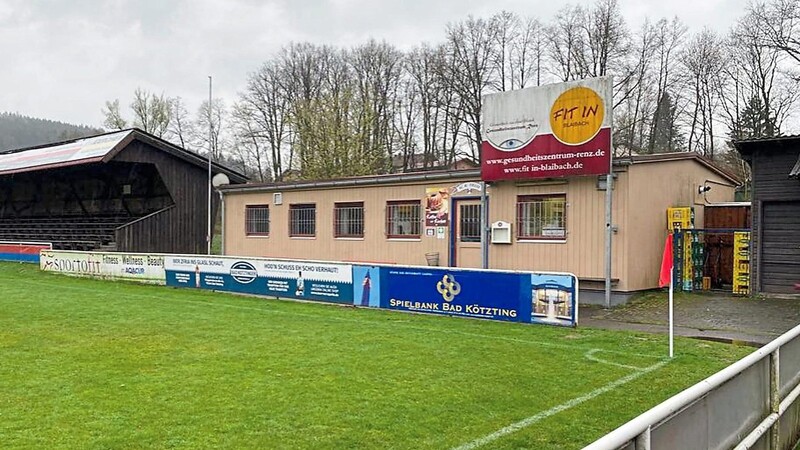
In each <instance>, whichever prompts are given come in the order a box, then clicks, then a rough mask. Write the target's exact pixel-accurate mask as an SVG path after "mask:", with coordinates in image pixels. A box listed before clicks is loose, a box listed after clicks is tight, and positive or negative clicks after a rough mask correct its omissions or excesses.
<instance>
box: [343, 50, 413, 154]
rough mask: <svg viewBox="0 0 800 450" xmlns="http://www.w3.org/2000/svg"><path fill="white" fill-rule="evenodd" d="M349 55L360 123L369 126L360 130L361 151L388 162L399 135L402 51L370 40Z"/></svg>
mask: <svg viewBox="0 0 800 450" xmlns="http://www.w3.org/2000/svg"><path fill="white" fill-rule="evenodd" d="M347 56H348V59H349V60H350V61H349V63H350V68H351V70H352V74H353V78H354V79H353V81H354V83H355V85H356V92H357V100H358V101H359V103H360V105H358V109H359V115H360V117H361V120H360V123H362V124H363V126H364V127H366V128H365V129H364V130H362V132H361V133H360V135H361V136H362V137H363V139H364V140H363V141H362V143H361V151H362V152H363V153H364V154H369V156H368V157H367V159H368V160H373V159H378V160H384V161H387V164H386V165H387V166H388V161H389V159H390V158H391V155H392V151H393V148H394V141H395V138H396V134H395V129H394V119H395V116H396V114H397V112H398V111H396V107H397V103H396V101H395V99H396V97H397V90H398V86H399V83H400V78H401V74H402V66H401V63H402V54H401V53H400V51H399V50H397V49H396V48H395V47H393V46H391V45H389V44H387V43H385V42H382V43H378V42H376V41H374V40H371V41H368V42H367V43H366V44H364V45H361V46H358V47H356V48H355V49H353V50H352V52H350V53H349V54H348V55H347ZM367 118H369V120H367Z"/></svg>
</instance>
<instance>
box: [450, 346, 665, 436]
mask: <svg viewBox="0 0 800 450" xmlns="http://www.w3.org/2000/svg"><path fill="white" fill-rule="evenodd" d="M598 362H599V361H598ZM667 362H668V361H661V362H658V363H655V364H653V365H652V366H649V367H645V368H644V369H639V370H637V371H636V372H634V373H632V374H630V375H627V376H624V377H622V378H620V379H618V380H616V381H612V382H611V383H609V384H607V385H605V386H603V387H600V388H597V389H595V390H593V391H592V392H589V393H588V394H585V395H582V396H580V397H576V398H573V399H572V400H569V401H567V402H565V403H562V404H560V405H558V406H554V407H552V408H550V409H548V410H547V411H542V412H540V413H537V414H534V415H532V416H530V417H528V418H526V419H522V420H520V421H519V422H515V423H512V424H511V425H509V426H507V427H504V428H501V429H499V430H497V431H495V432H494V433H491V434H487V435H486V436H483V437H481V438H478V439H475V440H474V441H472V442H468V443H466V444H463V445H460V446H458V447H455V448H454V449H453V450H472V449H475V448H478V447H481V446H483V445H486V444H488V443H490V442H493V441H496V440H497V439H500V438H501V437H503V436H507V435H509V434H512V433H515V432H517V431H519V430H521V429H523V428H527V427H529V426H531V425H533V424H535V423H536V422H539V421H541V420H543V419H546V418H548V417H550V416H552V415H555V414H558V413H560V412H561V411H565V410H568V409H570V408H573V407H575V406H578V405H580V404H581V403H583V402H586V401H588V400H591V399H593V398H595V397H597V396H598V395H601V394H605V393H606V392H609V391H613V390H614V389H616V388H618V387H620V386H622V385H623V384H625V383H629V382H631V381H633V380H635V379H637V378H639V377H641V376H643V375H646V374H648V373H650V372H652V371H654V370H658V369H660V368H661V367H663V366H664V365H665V364H667Z"/></svg>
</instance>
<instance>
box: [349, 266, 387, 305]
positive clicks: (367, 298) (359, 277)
mask: <svg viewBox="0 0 800 450" xmlns="http://www.w3.org/2000/svg"><path fill="white" fill-rule="evenodd" d="M353 305H355V306H365V307H371V308H380V307H381V268H380V267H378V266H353Z"/></svg>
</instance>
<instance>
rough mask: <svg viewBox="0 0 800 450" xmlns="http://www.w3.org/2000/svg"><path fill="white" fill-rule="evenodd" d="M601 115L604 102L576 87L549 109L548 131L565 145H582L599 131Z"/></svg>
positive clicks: (565, 92) (591, 91)
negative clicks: (551, 131)
mask: <svg viewBox="0 0 800 450" xmlns="http://www.w3.org/2000/svg"><path fill="white" fill-rule="evenodd" d="M604 115H605V107H604V105H603V99H602V98H600V96H599V95H597V92H595V91H594V90H592V89H589V88H587V87H575V88H572V89H568V90H566V91H564V92H562V93H561V95H559V96H558V98H557V99H556V101H555V102H554V103H553V107H552V108H550V129H551V130H553V135H554V136H555V137H556V138H557V139H558V140H559V141H561V142H563V143H565V144H569V145H578V144H583V143H584V142H586V141H588V140H589V139H591V138H593V137H594V136H595V135H596V134H597V132H598V131H599V130H600V126H601V125H602V124H603V116H604Z"/></svg>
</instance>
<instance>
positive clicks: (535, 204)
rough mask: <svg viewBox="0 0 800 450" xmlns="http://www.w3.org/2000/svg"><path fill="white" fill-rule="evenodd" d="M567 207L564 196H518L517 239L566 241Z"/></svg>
mask: <svg viewBox="0 0 800 450" xmlns="http://www.w3.org/2000/svg"><path fill="white" fill-rule="evenodd" d="M566 205H567V196H566V195H564V194H552V195H520V196H518V197H517V239H520V240H525V239H557V240H564V239H566V238H567V228H566V220H565V218H566Z"/></svg>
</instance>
